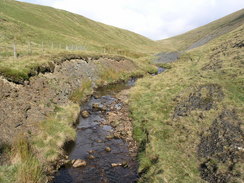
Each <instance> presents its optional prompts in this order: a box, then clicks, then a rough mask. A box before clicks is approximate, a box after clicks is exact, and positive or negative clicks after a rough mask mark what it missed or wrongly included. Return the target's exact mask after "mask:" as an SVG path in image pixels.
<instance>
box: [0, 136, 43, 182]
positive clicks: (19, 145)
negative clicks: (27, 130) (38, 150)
mask: <svg viewBox="0 0 244 183" xmlns="http://www.w3.org/2000/svg"><path fill="white" fill-rule="evenodd" d="M10 160H11V164H8V165H4V166H1V167H0V175H1V176H0V182H19V183H27V182H28V183H29V182H30V183H43V182H45V181H46V179H45V175H44V170H43V166H42V164H41V163H40V161H39V160H38V159H37V157H36V156H35V154H34V151H33V149H32V148H31V144H30V142H29V140H28V139H27V137H26V136H25V135H24V134H19V135H17V136H16V139H15V140H14V142H13V144H12V148H11V157H10Z"/></svg>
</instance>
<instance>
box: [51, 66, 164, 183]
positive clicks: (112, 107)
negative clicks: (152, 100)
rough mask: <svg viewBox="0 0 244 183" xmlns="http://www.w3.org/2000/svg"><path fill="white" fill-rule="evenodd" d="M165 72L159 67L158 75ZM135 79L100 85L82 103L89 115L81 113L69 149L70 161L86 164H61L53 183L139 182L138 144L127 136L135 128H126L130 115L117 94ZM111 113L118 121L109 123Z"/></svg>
mask: <svg viewBox="0 0 244 183" xmlns="http://www.w3.org/2000/svg"><path fill="white" fill-rule="evenodd" d="M163 71H164V69H163V68H158V74H160V73H161V72H163ZM135 82H136V78H131V79H130V80H128V81H127V82H122V83H118V84H114V85H109V86H106V87H102V88H98V89H97V90H96V92H95V93H94V94H93V96H92V97H91V98H90V99H89V101H87V102H86V103H85V104H83V105H82V106H81V113H82V111H86V112H88V113H89V115H87V116H86V117H84V116H82V115H81V116H80V118H79V123H78V125H77V138H76V141H75V142H74V143H73V144H69V147H68V148H66V150H67V153H68V155H69V158H68V159H69V160H77V159H80V160H82V161H84V162H85V165H84V166H79V167H76V168H75V167H73V166H72V165H71V164H70V165H68V164H67V165H65V166H63V167H61V168H60V169H59V171H58V172H57V174H56V175H55V178H54V180H53V183H132V182H136V181H137V179H138V173H137V169H138V162H137V160H136V154H137V153H136V152H137V147H136V145H135V144H136V143H135V142H133V141H134V140H133V139H132V140H128V139H129V138H127V137H128V136H129V135H128V133H129V132H128V131H132V130H131V129H132V128H131V129H130V130H127V129H128V128H129V127H128V126H129V125H130V124H131V122H130V121H129V117H126V116H124V113H125V110H126V104H125V103H124V101H123V100H121V99H120V98H119V97H117V94H118V93H120V92H121V91H125V90H126V89H129V88H130V87H132V86H134V85H135ZM126 113H129V112H128V111H126ZM112 114H113V115H114V116H115V118H114V119H115V120H114V121H112V123H108V122H107V121H109V120H108V118H110V117H111V116H113V115H112ZM116 115H118V116H120V119H122V120H121V121H122V123H124V124H116V122H117V118H116ZM127 115H128V114H127ZM110 121H111V120H110ZM126 121H129V123H127V122H126ZM114 123H115V124H114ZM131 136H132V135H131Z"/></svg>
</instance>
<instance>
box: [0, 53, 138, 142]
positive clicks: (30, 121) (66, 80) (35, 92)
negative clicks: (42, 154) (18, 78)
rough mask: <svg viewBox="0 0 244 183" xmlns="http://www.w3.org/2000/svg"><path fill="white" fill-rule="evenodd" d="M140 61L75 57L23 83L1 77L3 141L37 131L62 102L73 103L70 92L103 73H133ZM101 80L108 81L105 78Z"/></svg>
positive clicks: (0, 138) (96, 81)
mask: <svg viewBox="0 0 244 183" xmlns="http://www.w3.org/2000/svg"><path fill="white" fill-rule="evenodd" d="M137 69H138V68H137V67H136V65H135V64H134V63H133V62H132V61H130V60H126V59H120V60H118V59H112V58H102V57H101V58H98V59H96V60H92V59H90V58H89V57H88V58H86V60H84V59H73V60H66V61H63V62H62V63H61V64H56V65H55V66H54V68H53V72H50V73H49V72H46V73H44V74H42V73H39V74H38V75H36V76H34V77H31V78H30V79H29V81H25V82H24V84H23V85H20V84H15V83H12V82H9V81H8V80H6V79H5V78H3V77H0V128H1V133H0V141H1V142H11V140H12V137H13V136H15V135H16V134H17V133H19V132H21V131H24V132H27V131H29V132H31V133H32V134H35V133H36V128H35V126H36V124H37V123H38V122H40V121H42V120H44V119H45V118H46V117H47V116H48V115H49V114H50V113H51V112H53V111H54V110H55V108H56V107H57V106H59V105H63V104H69V103H70V100H69V96H70V95H71V94H72V93H73V92H74V91H75V90H77V89H80V88H81V87H82V85H83V84H84V83H85V82H86V81H87V80H89V81H91V85H92V88H95V87H97V83H99V81H101V80H102V79H103V78H102V77H103V75H102V73H103V72H104V71H105V72H109V71H113V72H114V73H121V72H125V73H131V74H132V72H135V71H137ZM101 84H106V82H103V83H101Z"/></svg>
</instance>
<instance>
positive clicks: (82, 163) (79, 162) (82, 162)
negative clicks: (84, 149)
mask: <svg viewBox="0 0 244 183" xmlns="http://www.w3.org/2000/svg"><path fill="white" fill-rule="evenodd" d="M72 163H73V165H72V166H73V167H74V168H78V167H82V166H86V161H85V160H82V159H77V160H73V161H72Z"/></svg>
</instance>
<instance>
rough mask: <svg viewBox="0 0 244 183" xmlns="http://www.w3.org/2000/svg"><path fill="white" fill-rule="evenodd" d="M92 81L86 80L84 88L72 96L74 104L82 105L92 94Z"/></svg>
mask: <svg viewBox="0 0 244 183" xmlns="http://www.w3.org/2000/svg"><path fill="white" fill-rule="evenodd" d="M92 91H93V90H92V81H91V80H89V79H84V80H83V82H82V86H81V87H80V88H78V89H76V90H75V91H74V92H73V93H72V94H71V96H70V100H71V101H73V102H74V103H80V102H81V101H84V99H86V96H87V95H90V94H91V93H92Z"/></svg>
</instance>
